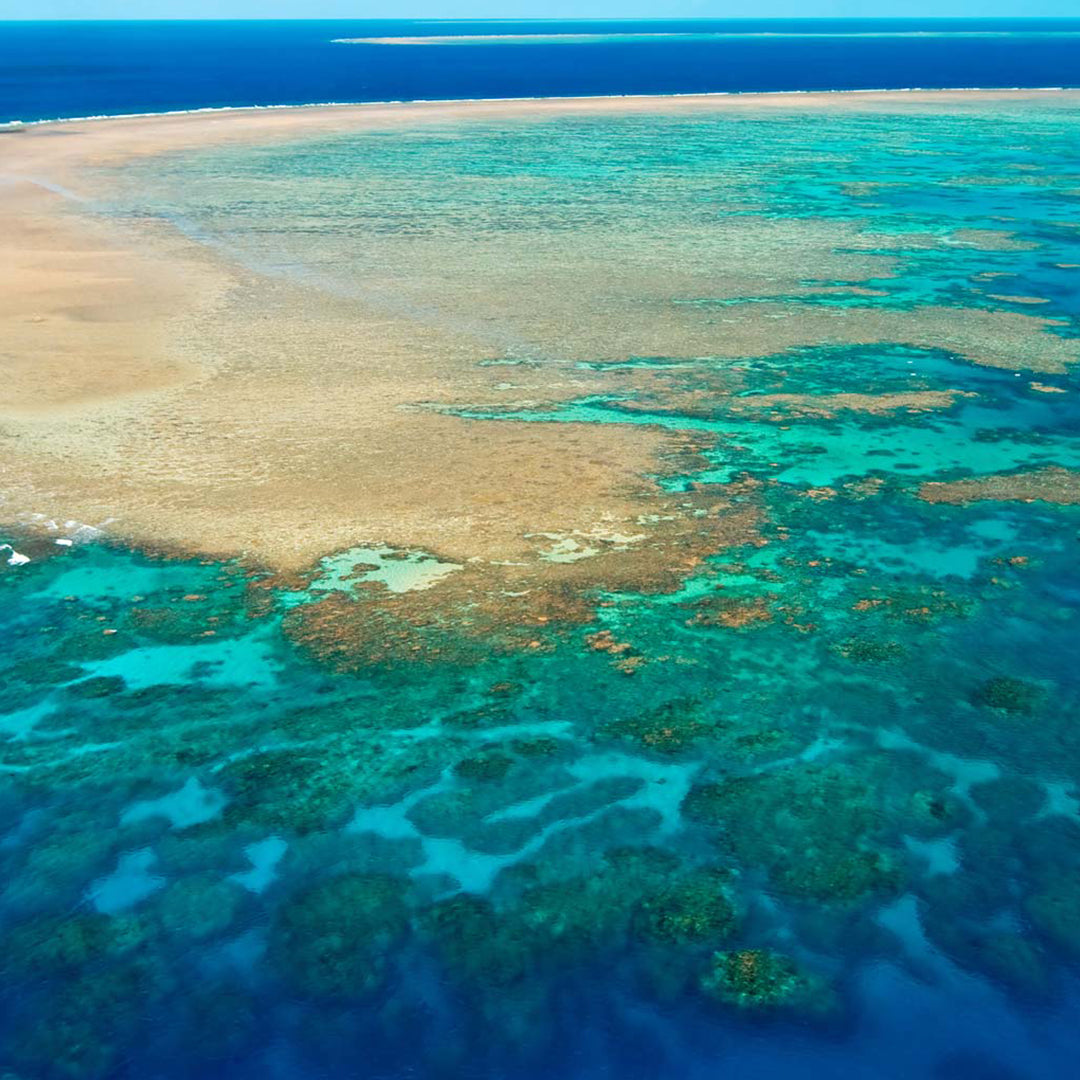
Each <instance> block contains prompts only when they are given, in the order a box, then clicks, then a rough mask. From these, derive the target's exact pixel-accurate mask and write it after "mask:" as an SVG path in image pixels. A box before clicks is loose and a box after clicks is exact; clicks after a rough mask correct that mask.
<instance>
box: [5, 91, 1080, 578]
mask: <svg viewBox="0 0 1080 1080" xmlns="http://www.w3.org/2000/svg"><path fill="white" fill-rule="evenodd" d="M1078 100H1080V95H1078V94H1075V93H1071V92H1069V93H1065V92H1054V93H1040V92H1013V93H1009V92H986V93H977V94H976V93H970V94H969V93H964V92H941V93H896V94H884V93H874V94H831V95H830V94H820V95H811V94H807V95H773V96H769V95H746V96H740V97H724V96H704V97H682V98H659V99H645V98H626V99H594V100H552V101H528V102H524V101H523V102H476V103H443V104H415V105H372V106H354V107H320V108H298V109H281V110H278V109H275V110H230V111H222V112H208V113H201V114H200V113H196V114H188V115H170V116H160V117H140V118H125V119H110V120H88V121H77V122H64V123H55V124H42V125H34V126H27V127H21V128H12V129H8V130H6V131H4V132H3V133H2V134H0V184H2V187H0V246H2V254H0V266H2V267H3V270H2V271H0V275H2V277H0V334H2V338H3V349H2V364H3V374H2V377H3V386H4V392H3V395H2V398H0V451H2V453H0V462H2V463H0V486H2V490H3V502H2V503H0V515H2V517H3V518H4V519H5V521H7V522H8V523H17V524H21V525H24V526H28V527H40V526H41V525H42V523H47V522H66V521H76V522H86V523H90V524H94V525H100V524H102V523H108V525H107V529H108V532H109V533H110V534H112V535H115V536H117V537H118V538H122V539H124V540H125V541H129V542H132V543H135V544H141V545H146V546H150V547H155V548H159V549H165V550H177V551H182V552H185V553H194V554H204V555H212V556H226V557H227V556H244V557H246V558H248V559H250V560H252V561H253V562H255V563H258V564H260V565H263V566H266V567H269V568H271V569H273V570H275V571H283V572H295V571H303V570H305V569H308V568H310V567H312V566H313V565H314V564H315V563H316V561H317V560H318V559H319V558H320V557H322V556H325V555H327V554H329V553H331V552H334V551H338V550H342V549H347V548H352V547H356V546H362V545H365V544H367V545H370V544H379V543H385V544H389V545H392V546H394V547H397V548H402V549H410V550H424V551H429V552H433V553H436V554H438V555H439V556H441V557H443V558H446V559H449V560H452V561H454V562H456V563H460V564H462V565H463V566H465V567H467V568H468V573H467V575H466V576H465V579H467V580H470V581H471V580H474V579H475V580H479V577H481V576H484V575H487V576H488V577H489V578H490V580H491V581H492V582H493V583H496V584H497V587H498V588H499V589H507V588H509V587H511V586H512V584H513V583H514V582H515V581H516V582H519V583H520V581H521V580H522V579H530V580H533V579H539V578H542V579H543V580H544V581H545V582H546V583H549V584H550V583H551V582H553V581H554V582H560V581H564V582H565V583H566V584H567V585H569V586H572V587H573V588H577V587H579V586H586V585H596V584H602V585H607V586H634V587H642V588H671V587H674V586H675V584H676V583H677V582H678V580H679V579H680V578H681V576H682V575H684V574H685V573H686V572H687V569H688V568H689V567H691V566H693V565H694V564H695V563H696V562H697V561H698V560H700V559H701V558H702V557H703V556H705V555H707V554H710V553H713V552H715V551H717V550H719V549H720V548H722V547H723V546H725V545H727V544H731V543H738V542H743V541H746V540H747V539H751V538H753V537H754V536H755V535H756V528H757V525H758V513H757V510H756V508H755V507H756V502H755V496H754V494H753V490H752V488H753V485H750V486H749V487H747V488H744V489H739V488H732V489H723V488H709V487H708V486H707V485H704V486H699V488H698V489H697V490H693V491H690V492H671V491H668V490H666V489H665V485H664V483H663V477H664V476H665V475H671V474H674V473H685V472H687V471H688V469H687V467H686V466H687V461H688V460H694V458H695V455H697V454H699V453H700V451H701V450H702V449H705V448H707V447H709V446H712V445H713V444H714V443H715V439H714V438H713V436H711V435H709V434H707V433H702V432H698V433H693V432H686V431H679V430H674V429H671V428H664V427H662V426H659V425H641V424H633V425H629V424H627V425H623V424H589V423H560V424H545V423H536V422H527V421H522V420H515V419H513V418H507V419H503V420H501V421H500V422H499V423H489V422H484V421H479V420H472V419H469V418H468V416H467V415H461V414H462V413H468V412H469V411H470V410H471V411H472V412H473V413H475V414H479V413H482V412H483V411H484V410H496V411H498V410H507V409H508V408H517V409H522V408H528V409H530V410H533V411H534V412H536V411H539V412H541V413H542V412H543V410H545V409H553V408H557V407H559V406H560V404H561V403H565V402H569V401H574V400H578V399H582V398H587V397H589V396H590V395H598V394H610V393H612V392H616V391H618V392H622V393H632V394H636V395H639V396H640V395H644V396H646V397H647V396H648V395H650V394H652V395H653V396H654V397H656V396H657V395H659V396H662V395H663V394H664V393H668V392H669V391H671V387H670V385H669V381H670V380H668V379H667V376H665V375H664V374H663V373H658V372H656V371H655V370H650V369H649V368H648V367H647V366H642V365H640V364H636V363H629V364H628V363H627V361H632V360H633V359H634V358H639V357H650V356H664V357H669V358H672V357H673V358H700V357H709V358H711V360H712V361H713V364H712V366H711V367H710V369H709V373H708V374H707V375H706V376H705V382H704V384H703V385H702V384H700V383H699V385H698V386H697V387H696V388H695V391H694V392H695V393H696V394H698V395H701V394H704V395H705V396H706V397H708V398H709V400H710V401H712V402H715V401H717V400H722V399H723V398H724V397H725V396H729V395H731V394H732V393H735V392H737V391H738V389H739V385H740V382H739V375H738V370H737V365H736V364H734V363H733V362H734V361H736V360H738V359H739V358H742V357H746V356H756V355H765V354H774V353H778V352H781V351H783V350H784V349H789V348H793V347H798V346H808V345H815V344H821V343H836V344H856V343H873V342H878V341H881V342H903V343H908V344H911V345H915V346H919V347H923V348H945V349H948V350H950V351H951V352H953V353H955V354H957V355H958V356H960V357H962V358H964V359H966V360H968V361H972V362H974V363H979V364H986V365H990V366H994V367H999V368H1008V369H1012V368H1018V369H1028V370H1033V371H1042V372H1051V373H1052V372H1060V371H1062V370H1064V369H1065V366H1066V364H1067V363H1069V362H1070V361H1071V360H1072V359H1074V358H1075V349H1074V347H1073V346H1074V343H1072V342H1070V341H1067V340H1066V339H1064V338H1061V337H1058V336H1055V335H1053V334H1051V333H1049V332H1047V331H1048V330H1051V329H1052V328H1053V321H1052V320H1050V319H1046V318H1043V317H1041V316H1040V315H1038V314H1035V313H1034V312H1027V313H1025V312H1023V311H1017V310H987V309H976V308H955V307H942V306H940V305H935V304H927V305H923V306H918V307H915V308H909V309H906V310H905V309H900V308H896V307H887V306H875V305H874V304H873V299H874V290H872V289H871V290H866V293H867V295H865V296H860V290H861V286H860V283H861V282H865V281H867V280H869V279H871V278H881V277H882V276H886V277H887V276H888V274H889V265H890V259H893V258H895V252H894V253H892V254H888V253H885V254H883V253H882V252H880V251H878V250H876V246H877V245H878V244H879V242H880V238H879V237H876V236H875V233H874V228H873V212H872V209H868V211H867V221H866V222H864V223H863V224H862V225H861V226H859V227H853V226H852V225H851V224H850V223H845V222H839V221H837V222H824V223H822V222H816V221H814V220H811V219H801V220H793V221H784V222H779V223H777V222H776V221H773V220H771V219H769V218H768V217H765V218H762V217H750V218H740V217H732V218H730V219H724V220H723V221H718V222H715V223H713V224H710V225H709V226H708V229H707V230H702V231H697V230H696V229H695V228H694V227H693V223H691V224H690V226H688V227H686V228H685V229H683V230H681V231H679V230H669V229H667V228H666V226H665V225H664V222H663V221H662V220H661V221H660V222H659V224H657V225H655V226H650V214H651V210H650V208H649V206H648V205H647V204H638V205H636V208H635V209H634V211H633V214H632V215H631V217H630V218H628V219H627V220H628V221H629V222H630V224H629V225H627V221H615V222H614V223H613V224H612V226H611V227H610V230H609V231H607V232H605V231H604V229H603V228H600V227H597V228H595V229H594V228H592V227H591V226H582V230H583V231H577V232H575V231H574V229H573V228H571V229H570V230H569V231H567V230H565V229H564V230H559V229H554V228H547V227H545V226H543V223H541V226H539V227H531V228H528V229H526V230H525V231H524V232H522V233H521V234H511V233H508V232H506V231H505V230H504V231H503V232H499V231H497V230H490V229H489V230H487V231H484V230H483V229H480V230H479V231H477V232H476V234H475V242H472V241H471V239H470V237H471V234H470V233H469V232H468V230H467V229H463V230H460V231H458V232H456V233H451V234H446V235H443V234H442V233H439V232H438V229H439V228H441V226H433V229H434V235H433V237H422V238H420V239H419V240H417V239H415V238H411V237H410V236H409V235H401V236H399V235H396V234H395V235H390V233H391V232H392V230H389V229H385V230H382V231H383V232H385V233H387V236H386V237H385V238H384V239H381V240H380V241H379V242H380V243H382V244H383V247H381V248H379V249H378V251H377V252H376V258H375V259H374V260H373V267H374V269H373V270H372V272H371V273H370V274H369V275H368V276H367V278H365V279H364V280H363V282H362V287H359V288H358V289H357V290H355V291H352V292H343V291H341V290H335V289H333V288H325V287H323V284H322V283H321V282H320V281H319V280H318V279H317V278H316V279H312V278H310V277H309V278H308V279H305V278H304V277H303V276H297V275H289V274H282V273H279V274H269V273H263V272H260V271H259V270H258V268H253V267H252V266H251V265H250V261H249V264H248V265H245V262H244V260H236V259H233V258H230V256H229V253H228V251H224V250H222V248H221V246H220V245H216V246H215V245H207V244H202V243H199V242H197V240H196V239H194V238H193V237H192V236H190V235H185V233H184V232H182V231H180V230H178V229H176V228H174V227H172V225H171V224H170V223H169V222H168V221H165V220H162V219H160V218H155V217H151V216H147V217H140V216H138V215H137V214H132V213H117V212H116V211H115V207H113V208H112V209H111V211H110V204H109V200H110V185H111V184H112V183H113V182H114V181H115V178H116V177H117V175H118V174H119V173H118V171H122V170H123V169H125V168H127V167H128V166H139V165H140V163H145V162H146V161H148V160H152V159H162V160H168V159H170V157H173V158H175V159H176V160H183V158H184V155H190V154H192V153H194V152H196V151H198V152H204V151H206V150H212V149H215V148H230V147H232V148H236V149H237V151H238V152H239V150H241V149H243V148H245V147H250V148H257V147H272V146H275V145H285V144H291V143H294V142H296V141H297V140H309V139H327V138H346V137H355V138H362V137H364V136H365V135H372V136H376V135H377V136H380V137H386V136H387V135H388V134H389V133H392V132H396V131H399V130H401V131H405V132H414V133H415V132H417V131H423V130H425V129H440V130H444V131H446V130H453V131H454V132H456V133H457V136H458V137H459V138H467V137H468V133H469V132H470V131H472V130H475V129H476V128H478V127H486V128H487V129H490V128H491V127H492V126H495V127H500V126H501V127H505V128H507V129H508V130H509V131H510V132H511V133H514V132H522V133H526V134H527V133H528V132H529V130H530V127H535V125H536V124H537V123H541V122H552V121H559V120H564V121H566V122H567V123H570V124H573V123H580V122H585V121H590V120H594V119H596V118H598V117H625V118H627V119H628V120H641V119H642V118H644V119H649V118H652V117H656V116H675V117H691V116H708V115H711V114H714V113H716V112H717V111H724V112H729V113H733V114H741V115H750V114H754V115H761V114H768V115H775V116H777V117H784V116H792V115H796V116H798V115H802V114H806V113H814V112H815V111H819V112H820V111H821V110H848V111H850V110H854V111H857V112H867V113H871V114H879V113H885V114H887V113H892V112H901V113H904V114H905V115H912V114H915V115H918V114H920V113H926V114H927V115H938V114H952V113H956V112H960V113H964V112H966V111H971V110H976V111H977V110H980V109H985V108H988V107H994V106H996V105H1001V104H1008V105H1010V106H1012V105H1016V104H1023V105H1025V106H1027V107H1030V108H1032V109H1033V110H1038V109H1040V108H1042V107H1044V106H1046V105H1048V106H1050V107H1055V108H1056V107H1060V106H1061V105H1062V104H1069V103H1072V104H1075V103H1076V102H1077V101H1078ZM678 176H679V174H678V171H677V170H676V171H675V172H674V173H673V174H671V177H670V182H672V183H677V182H679V181H678ZM226 180H227V178H226ZM864 197H866V198H867V199H868V200H871V202H872V198H873V194H872V193H871V194H869V195H866V196H864ZM633 201H634V193H631V194H630V196H629V197H628V203H633ZM103 207H104V208H105V210H104V212H103ZM289 209H290V210H292V209H296V207H290V208H289ZM405 217H406V219H407V213H406V215H405ZM370 224H371V228H372V229H373V230H374V231H375V232H379V230H380V229H381V228H382V226H381V225H380V223H379V222H378V221H375V222H371V223H370ZM538 237H540V238H541V239H540V240H538ZM896 242H897V238H896V237H892V238H891V240H890V243H892V244H893V246H895V244H896ZM964 243H969V244H974V246H976V247H980V246H984V245H983V244H982V243H981V242H980V241H979V240H978V238H977V237H976V238H975V240H974V241H973V240H972V239H971V238H970V237H968V238H966V239H965V237H964V236H961V235H957V236H956V237H954V238H949V237H929V238H928V237H927V236H926V235H923V236H920V237H918V238H916V240H915V241H913V243H912V246H913V248H914V247H918V246H923V247H926V246H928V245H929V246H930V247H934V246H935V245H939V244H953V245H956V244H964ZM1002 244H1004V245H1005V246H1006V247H1007V246H1008V234H1007V232H1006V231H1005V230H1002V231H1000V232H999V231H994V232H993V233H992V235H990V236H989V238H988V239H987V240H986V241H985V247H986V248H987V249H988V250H994V249H995V247H1000V246H1001V245H1002ZM688 251H693V252H697V253H698V254H700V255H701V258H700V259H688V258H687V257H686V253H687V252H688ZM718 252H723V253H724V259H723V261H721V260H720V259H718V257H717V254H718ZM379 260H382V261H379ZM453 266H459V267H461V272H460V273H456V274H455V273H453V272H451V270H450V268H452V267H453ZM811 278H813V279H826V278H827V279H830V280H834V281H839V282H840V283H841V284H840V285H838V286H835V287H836V288H837V289H838V290H839V291H840V292H841V293H844V292H845V290H847V291H849V292H850V299H851V303H850V304H848V305H847V306H845V307H843V308H838V307H835V306H831V307H830V306H827V305H823V304H820V303H816V302H810V301H811V300H813V299H814V298H820V294H821V292H822V289H821V288H820V287H817V286H815V285H813V284H812V283H809V284H808V279H811ZM804 297H805V298H806V300H807V302H805V303H803V302H802V300H803V298H804ZM701 298H706V300H707V301H708V302H697V301H699V300H700V299H701ZM688 301H693V302H688ZM714 301H722V304H721V306H713V305H712V302H714ZM725 361H732V363H727V364H725V363H724V362H725ZM665 380H667V381H665ZM953 400H954V399H953V395H952V394H950V393H949V392H947V391H946V392H941V393H939V394H937V396H934V395H931V397H929V398H922V399H917V401H913V402H912V404H917V405H918V407H919V408H937V407H942V408H947V407H948V406H949V405H950V404H951V402H952V401H953ZM904 403H905V402H904V401H903V400H901V401H900V402H899V404H904ZM771 404H773V405H783V404H784V400H783V398H782V397H781V398H779V399H778V400H777V401H774V402H771ZM788 404H791V402H788ZM834 405H835V406H837V407H842V408H847V409H860V408H862V409H865V411H867V412H875V411H881V409H886V410H887V409H890V408H893V407H894V405H893V404H892V403H887V402H882V403H880V404H877V403H875V402H873V401H870V402H866V401H859V400H856V399H852V400H849V401H838V402H835V403H834ZM661 411H662V410H661ZM583 537H584V538H588V544H587V545H586V544H582V547H585V546H588V548H589V557H587V558H581V559H580V560H576V559H574V560H566V561H561V562H560V561H558V560H552V559H551V558H550V557H548V555H546V554H545V553H548V554H549V553H550V548H551V545H552V543H553V542H555V543H558V542H562V541H566V540H567V539H569V541H570V542H571V543H575V544H576V543H578V541H579V540H580V539H581V538H583ZM552 538H555V540H554V541H553V539H552ZM575 538H576V539H575ZM463 580H464V579H463Z"/></svg>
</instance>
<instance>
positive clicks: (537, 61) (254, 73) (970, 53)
mask: <svg viewBox="0 0 1080 1080" xmlns="http://www.w3.org/2000/svg"><path fill="white" fill-rule="evenodd" d="M635 32H648V33H652V34H660V33H678V34H686V35H703V34H704V35H709V34H713V35H720V34H722V35H725V36H713V37H701V36H687V37H678V38H666V39H665V38H651V39H645V40H639V41H626V40H608V41H596V42H589V43H587V44H568V43H551V42H548V43H544V44H527V45H521V44H517V43H501V44H491V43H486V44H458V45H453V46H440V47H432V46H423V45H421V46H386V45H341V44H334V43H333V41H334V39H335V38H342V37H369V36H378V37H394V36H409V37H414V36H426V35H448V34H513V33H537V34H545V35H550V34H560V33H602V34H618V33H622V34H625V33H635ZM898 34H901V35H908V36H896V35H898ZM762 35H774V36H762ZM775 35H796V36H775ZM867 35H876V36H867ZM882 35H886V36H882ZM1078 84H1080V19H1073V20H1066V19H1011V20H957V19H939V20H925V19H923V20H916V19H903V20H898V19H889V20H881V19H867V20H821V19H816V20H812V19H802V20H767V21H766V20H735V21H731V20H729V21H715V20H710V21H697V22H684V21H680V22H662V21H650V22H570V23H566V22H545V23H542V24H537V23H509V22H497V23H490V22H489V23H482V22H468V23H452V22H416V21H404V20H397V21H390V20H379V21H372V20H365V21H360V20H352V21H340V20H336V21H304V22H231V21H228V22H226V21H222V22H81V23H50V22H37V23H34V22H26V23H0V120H13V119H19V120H34V119H47V118H51V117H63V116H87V115H97V114H102V113H108V114H115V113H129V112H158V111H163V110H170V109H193V108H205V107H213V106H227V105H278V104H303V103H310V102H325V101H385V100H398V99H417V98H441V99H453V98H476V97H496V98H500V97H530V96H546V95H573V94H646V93H674V92H698V91H754V90H822V89H837V90H849V89H859V88H862V89H873V88H902V87H912V86H915V87H972V86H980V87H1002V86H1076V85H1078Z"/></svg>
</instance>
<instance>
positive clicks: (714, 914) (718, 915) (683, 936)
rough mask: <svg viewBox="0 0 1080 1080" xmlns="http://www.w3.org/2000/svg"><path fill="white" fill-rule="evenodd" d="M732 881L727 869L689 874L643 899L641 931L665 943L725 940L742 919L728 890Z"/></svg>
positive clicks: (640, 919) (639, 920)
mask: <svg viewBox="0 0 1080 1080" xmlns="http://www.w3.org/2000/svg"><path fill="white" fill-rule="evenodd" d="M728 881H729V875H728V874H727V873H725V872H724V871H718V870H698V871H694V872H693V873H690V874H687V875H686V876H685V877H683V878H681V879H679V880H677V881H675V882H674V883H673V884H671V885H670V886H668V887H666V888H664V889H662V890H661V891H660V892H658V893H655V894H653V895H650V896H648V897H646V898H645V899H644V900H643V901H642V902H641V907H640V909H639V911H638V917H637V920H636V925H637V928H638V931H639V932H640V933H641V934H642V936H644V937H646V938H650V939H652V940H654V941H658V942H661V943H663V944H665V945H685V944H699V943H702V942H714V943H719V942H722V941H723V940H725V939H727V938H729V937H731V935H732V934H734V932H735V929H736V926H737V921H738V920H737V918H736V914H735V908H734V906H733V905H732V903H731V901H730V899H728V896H727V893H726V891H725V890H726V887H727V884H728Z"/></svg>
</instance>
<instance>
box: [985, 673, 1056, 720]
mask: <svg viewBox="0 0 1080 1080" xmlns="http://www.w3.org/2000/svg"><path fill="white" fill-rule="evenodd" d="M1042 696H1043V695H1042V690H1041V689H1040V688H1039V687H1037V686H1034V685H1032V684H1031V683H1029V682H1025V681H1024V680H1023V679H1014V678H1013V677H1012V676H1010V675H998V676H996V677H995V678H993V679H987V680H986V682H984V683H982V684H981V685H980V686H978V687H977V688H976V689H975V692H974V693H973V694H972V695H971V700H972V702H973V703H974V704H975V705H981V706H982V707H983V708H986V709H1000V710H1001V711H1002V712H1007V713H1012V714H1014V715H1021V716H1027V715H1028V714H1030V713H1032V712H1034V711H1035V709H1036V707H1037V706H1038V705H1039V702H1040V701H1041V700H1042Z"/></svg>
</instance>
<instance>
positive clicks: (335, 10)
mask: <svg viewBox="0 0 1080 1080" xmlns="http://www.w3.org/2000/svg"><path fill="white" fill-rule="evenodd" d="M830 15H831V16H861V17H863V18H865V17H867V16H878V17H888V16H964V15H968V16H983V17H986V16H1033V15H1041V16H1054V15H1056V16H1077V15H1080V4H1078V3H1077V0H875V2H874V3H872V4H871V3H867V0H394V2H390V0H0V19H47V18H59V19H65V18H67V19H97V18H103V19H108V18H127V19H133V18H143V19H146V18H189V19H191V18H223V17H224V18H245V19H248V18H380V17H384V18H385V17H390V18H444V19H448V18H502V19H515V18H518V19H520V18H569V17H574V16H576V17H582V18H584V17H593V18H619V17H626V18H631V17H632V18H650V17H651V18H677V17H680V16H684V17H698V18H706V17H710V16H711V17H718V18H724V17H740V16H742V17H751V18H768V17H773V16H775V17H785V18H791V17H797V16H806V17H813V16H830Z"/></svg>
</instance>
